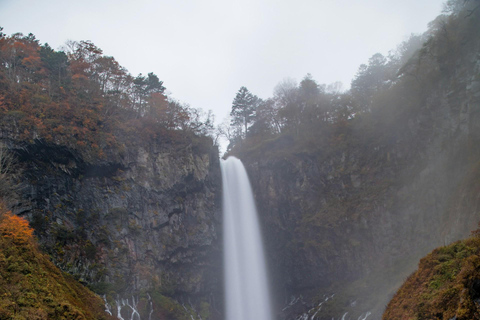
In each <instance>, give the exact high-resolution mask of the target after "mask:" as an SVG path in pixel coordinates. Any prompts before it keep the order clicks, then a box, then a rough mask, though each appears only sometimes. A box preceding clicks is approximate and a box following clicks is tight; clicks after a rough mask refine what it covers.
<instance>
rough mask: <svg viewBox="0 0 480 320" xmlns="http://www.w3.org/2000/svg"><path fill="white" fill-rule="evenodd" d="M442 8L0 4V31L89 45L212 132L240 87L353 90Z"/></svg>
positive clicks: (138, 0) (260, 0)
mask: <svg viewBox="0 0 480 320" xmlns="http://www.w3.org/2000/svg"><path fill="white" fill-rule="evenodd" d="M442 3H443V1H442V0H402V1H399V0H295V1H294V0H241V1H240V0H237V1H230V0H201V1H200V0H171V1H167V0H156V1H153V0H152V1H148V0H128V1H127V0H95V1H92V0H82V1H73V0H43V1H39V0H0V26H3V27H4V32H5V33H7V34H12V33H15V32H22V33H24V34H28V33H30V32H31V33H33V34H35V35H36V37H37V39H39V40H40V42H41V43H45V42H47V43H49V44H50V46H52V47H53V48H56V49H58V48H59V47H60V46H62V45H63V44H64V43H65V41H66V40H68V39H70V40H76V41H79V40H91V41H93V42H94V43H95V44H96V45H97V46H98V47H100V48H101V49H103V51H104V54H106V55H110V56H114V57H115V59H116V60H117V61H118V62H119V63H120V64H121V65H122V66H124V67H125V68H127V69H128V70H129V72H130V73H131V74H132V75H134V76H135V75H138V74H139V73H143V74H144V75H145V74H147V73H148V72H154V73H155V74H157V75H158V76H159V78H160V79H161V80H162V81H164V85H165V86H166V87H167V89H168V91H169V92H170V94H171V96H172V97H174V98H176V99H177V100H180V101H182V102H186V103H189V104H190V105H191V106H192V107H196V108H202V109H204V110H208V109H212V110H213V111H214V113H215V114H216V117H217V123H218V122H221V120H222V119H223V118H224V117H225V116H226V115H227V114H228V113H229V112H230V109H231V104H232V100H233V98H234V97H235V94H236V92H237V91H238V89H239V88H240V87H241V86H246V87H247V88H248V89H249V90H250V91H251V92H252V93H254V94H256V95H258V96H259V97H261V98H268V97H271V96H272V92H273V88H274V87H275V85H276V84H277V83H278V82H280V81H281V80H282V79H284V78H287V77H289V78H293V79H295V80H297V81H300V80H301V79H302V78H303V77H304V76H305V75H306V74H307V73H311V74H312V76H313V78H314V79H315V80H317V81H318V82H319V83H325V84H329V83H333V82H335V81H341V82H343V83H344V86H345V87H349V84H350V81H351V79H352V77H353V76H354V75H355V73H356V71H357V69H358V67H359V65H360V64H362V63H365V62H367V60H368V58H369V57H371V56H372V55H373V54H374V53H376V52H380V53H382V54H387V53H388V51H389V50H391V49H394V48H395V47H396V46H397V45H398V44H399V43H400V42H402V41H403V40H405V39H406V38H407V37H408V36H409V35H410V34H411V33H422V32H424V31H425V30H426V29H427V23H428V22H429V21H431V20H433V19H434V18H435V17H436V16H437V15H438V14H440V13H441V10H442Z"/></svg>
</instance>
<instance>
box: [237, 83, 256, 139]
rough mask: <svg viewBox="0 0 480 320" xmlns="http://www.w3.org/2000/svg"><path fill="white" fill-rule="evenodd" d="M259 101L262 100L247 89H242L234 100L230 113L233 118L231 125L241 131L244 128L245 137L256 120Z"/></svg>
mask: <svg viewBox="0 0 480 320" xmlns="http://www.w3.org/2000/svg"><path fill="white" fill-rule="evenodd" d="M259 100H260V99H259V98H258V97H257V96H255V95H253V94H252V93H250V91H248V89H247V88H246V87H241V88H240V90H238V92H237V95H236V96H235V99H233V103H232V111H231V112H230V116H231V117H232V120H231V125H232V126H236V127H238V128H240V130H241V128H242V127H243V128H245V131H244V132H243V136H244V137H245V136H246V134H247V130H248V127H249V125H250V124H251V123H252V122H253V120H254V118H255V111H256V109H257V105H258V103H259Z"/></svg>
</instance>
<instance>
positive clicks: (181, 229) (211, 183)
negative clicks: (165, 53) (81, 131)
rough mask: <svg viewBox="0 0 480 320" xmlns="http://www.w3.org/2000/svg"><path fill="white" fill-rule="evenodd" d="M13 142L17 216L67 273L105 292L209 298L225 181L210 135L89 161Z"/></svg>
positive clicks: (59, 150)
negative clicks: (26, 221)
mask: <svg viewBox="0 0 480 320" xmlns="http://www.w3.org/2000/svg"><path fill="white" fill-rule="evenodd" d="M7 136H8V135H6V134H4V139H3V142H4V143H5V144H6V145H7V146H8V148H9V149H10V150H11V151H13V152H14V153H15V154H16V155H17V158H18V163H17V168H18V169H19V170H21V174H20V176H19V181H20V190H21V201H19V202H18V203H17V204H16V205H15V211H16V213H17V214H20V215H22V216H25V217H27V218H28V219H29V220H30V221H31V225H32V226H33V227H34V228H35V230H36V233H37V234H38V236H39V238H40V241H41V244H42V245H43V247H44V248H45V249H46V251H47V252H48V253H50V254H51V255H52V256H53V258H54V262H55V263H56V264H57V265H59V266H60V267H61V268H62V269H63V270H65V271H67V272H69V273H70V274H72V275H74V277H75V278H77V279H79V280H80V281H82V282H85V283H87V284H89V285H90V286H91V287H92V288H93V289H94V290H95V291H97V292H99V293H111V294H120V295H126V294H132V293H138V292H145V291H149V292H152V291H156V292H159V293H161V294H163V295H168V296H171V297H175V298H177V299H181V298H182V297H184V298H185V299H190V298H194V297H197V298H199V299H200V300H204V301H205V302H209V303H211V302H212V301H209V295H211V294H214V293H215V294H216V291H217V288H218V282H219V279H218V275H219V274H221V273H220V272H219V270H218V268H219V267H221V262H219V261H221V260H220V255H219V247H218V235H217V233H218V228H219V224H220V200H219V196H220V189H219V188H220V187H221V179H220V170H219V162H218V154H217V151H216V148H213V147H211V142H210V140H209V139H208V138H205V139H204V140H202V138H198V137H197V138H195V139H188V142H186V141H187V140H185V141H183V142H182V141H177V142H176V143H171V144H169V143H168V142H165V141H163V142H156V143H154V144H147V143H144V142H142V141H139V142H138V144H136V145H132V146H130V147H128V148H125V149H124V150H123V151H122V150H120V151H118V150H117V151H113V150H110V151H107V152H108V153H107V156H106V157H105V158H106V160H93V161H88V160H86V159H85V157H83V156H82V155H80V154H79V153H76V152H75V151H74V150H72V149H69V148H67V147H65V146H60V145H55V144H46V143H44V142H42V141H40V140H35V141H33V142H28V143H27V142H18V141H15V140H13V139H8V138H7Z"/></svg>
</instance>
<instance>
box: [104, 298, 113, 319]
mask: <svg viewBox="0 0 480 320" xmlns="http://www.w3.org/2000/svg"><path fill="white" fill-rule="evenodd" d="M102 298H103V301H105V312H106V313H108V314H109V315H111V316H112V315H113V314H112V306H111V305H110V304H109V303H108V301H107V296H106V295H103V296H102Z"/></svg>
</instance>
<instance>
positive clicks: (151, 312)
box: [147, 293, 153, 320]
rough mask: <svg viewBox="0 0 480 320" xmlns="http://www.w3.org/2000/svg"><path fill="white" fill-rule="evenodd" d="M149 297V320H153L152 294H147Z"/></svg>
mask: <svg viewBox="0 0 480 320" xmlns="http://www.w3.org/2000/svg"><path fill="white" fill-rule="evenodd" d="M147 297H148V306H149V307H150V313H149V314H148V320H152V314H153V301H152V297H150V294H148V293H147Z"/></svg>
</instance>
